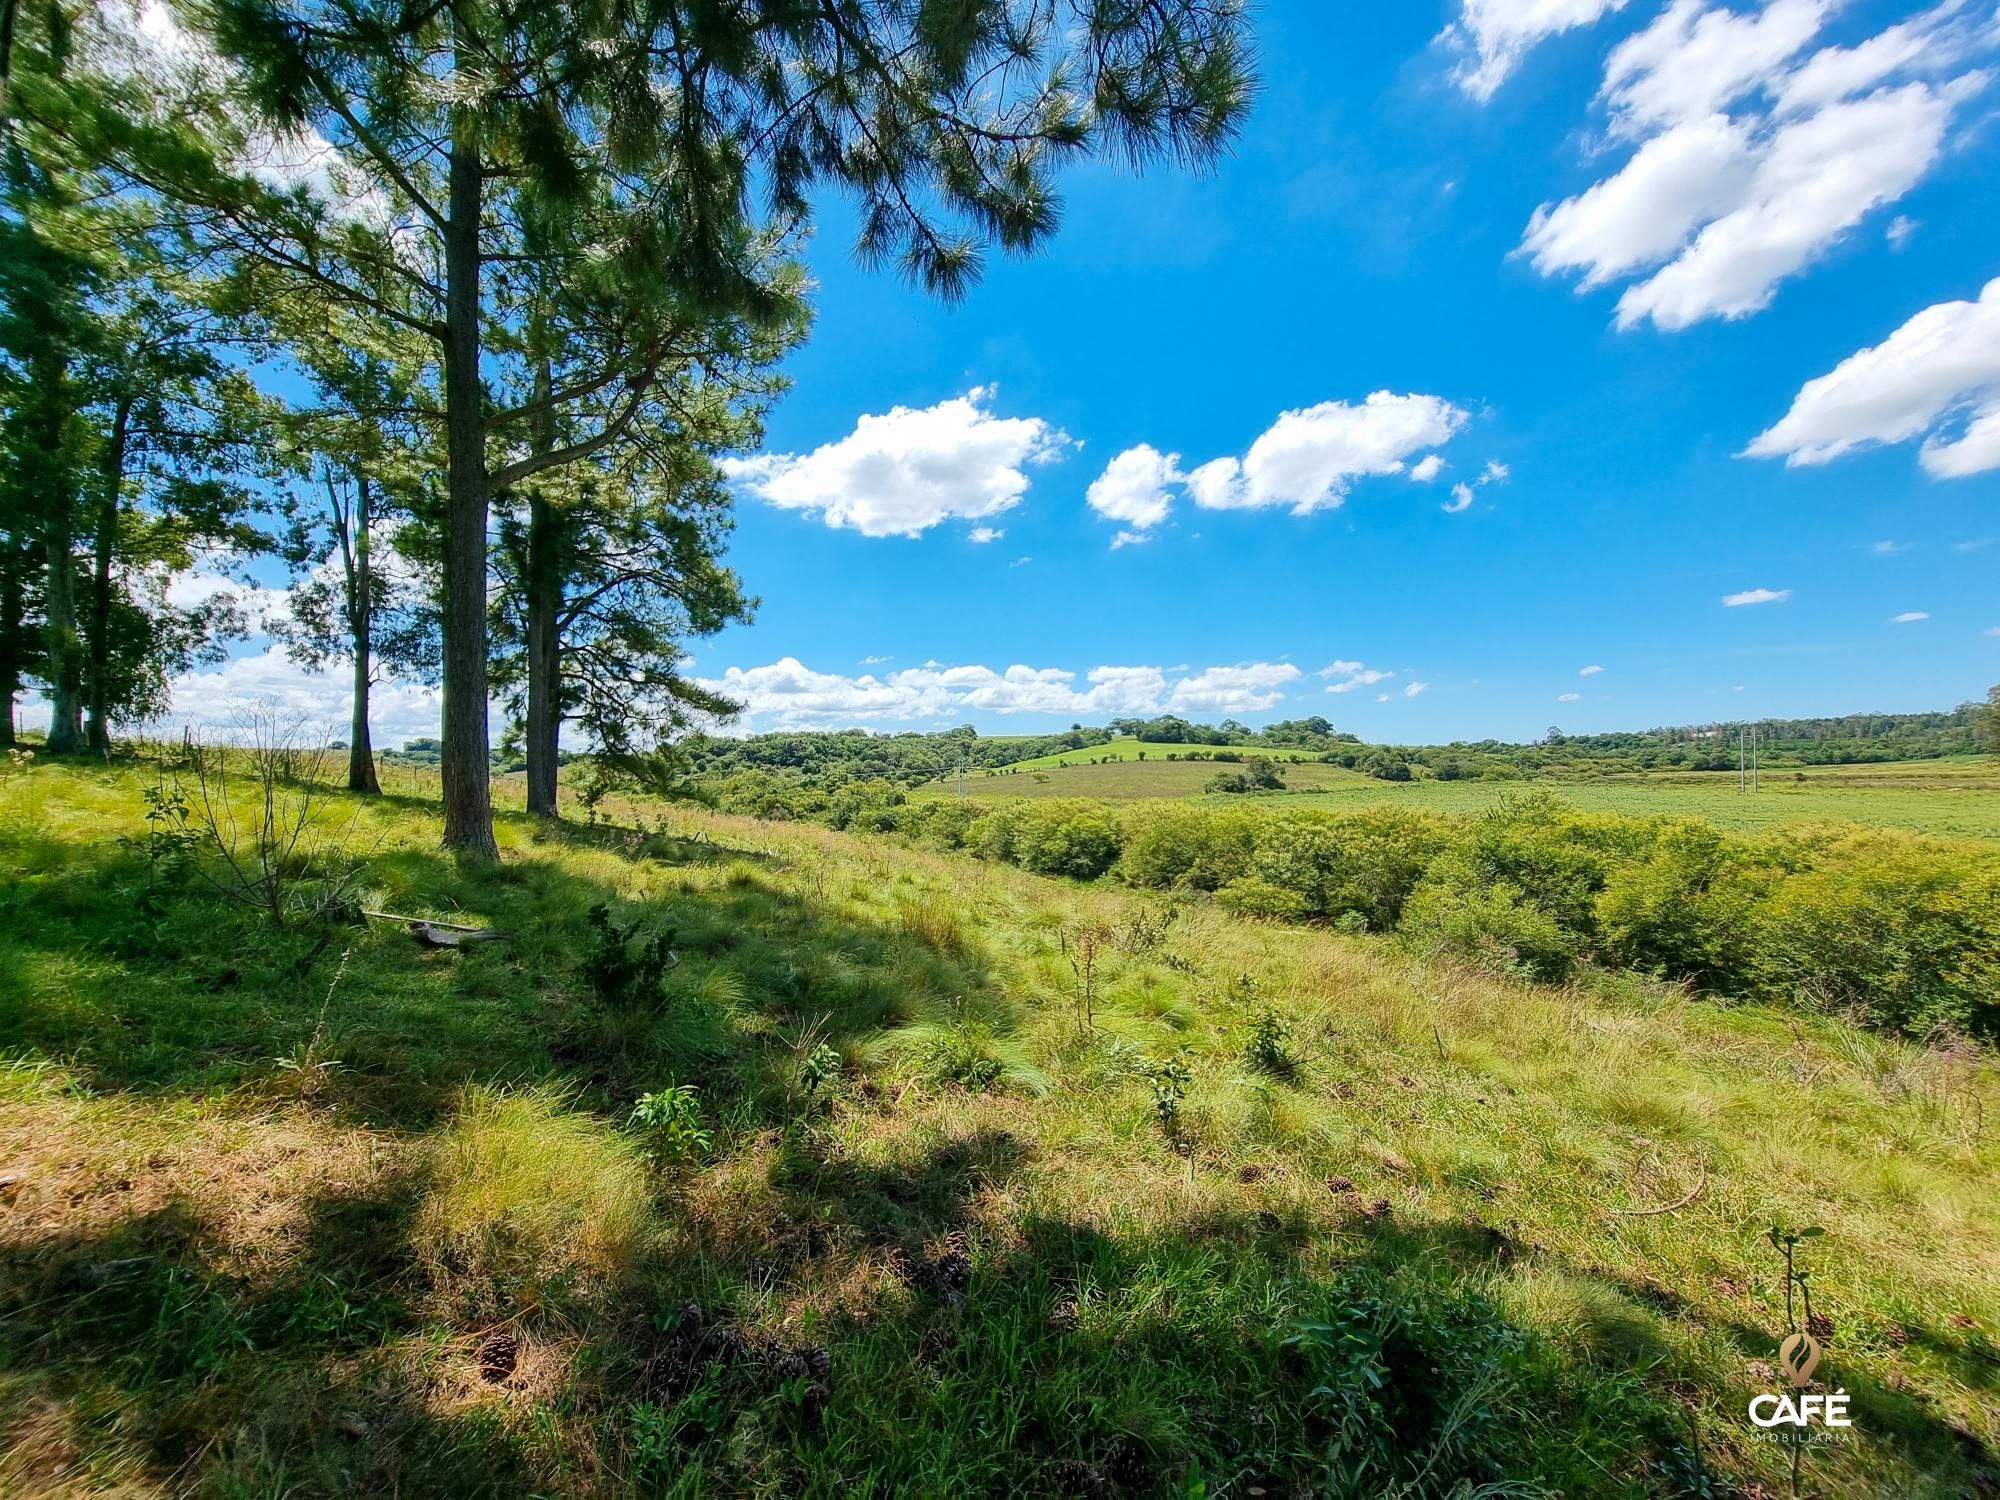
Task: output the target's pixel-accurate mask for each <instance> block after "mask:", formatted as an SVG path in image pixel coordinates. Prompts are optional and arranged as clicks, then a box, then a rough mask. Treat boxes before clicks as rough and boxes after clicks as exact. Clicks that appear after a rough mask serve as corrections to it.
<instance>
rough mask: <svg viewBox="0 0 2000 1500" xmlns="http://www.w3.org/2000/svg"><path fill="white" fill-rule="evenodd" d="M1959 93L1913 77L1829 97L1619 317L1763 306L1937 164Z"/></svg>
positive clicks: (1667, 319)
mask: <svg viewBox="0 0 2000 1500" xmlns="http://www.w3.org/2000/svg"><path fill="white" fill-rule="evenodd" d="M1956 103H1957V99H1956V98H1955V97H1954V96H1953V94H1952V93H1951V92H1943V93H1941V92H1937V91H1934V90H1933V89H1932V88H1931V87H1930V86H1929V85H1928V84H1924V83H1912V84H1908V85H1905V86H1904V87H1902V88H1900V89H1892V90H1884V91H1882V92H1880V93H1876V94H1872V95H1870V96H1869V97H1868V98H1865V99H1857V100H1852V101H1849V102H1845V103H1840V104H1833V105H1829V106H1828V107H1827V108H1826V109H1824V110H1822V111H1820V112H1819V113H1818V114H1816V115H1810V116H1808V117H1806V118H1804V119H1801V120H1797V121H1794V122H1792V123H1788V124H1786V125H1785V126H1783V127H1782V128H1781V129H1780V130H1779V131H1778V132H1777V134H1776V135H1775V136H1774V137H1773V138H1772V139H1771V141H1770V143H1769V144H1768V145H1767V146H1765V147H1764V148H1763V152H1762V156H1761V159H1760V160H1759V161H1758V163H1757V168H1756V172H1755V174H1754V176H1753V177H1752V179H1751V181H1750V184H1749V186H1748V187H1747V188H1746V189H1745V190H1744V193H1743V201H1742V203H1741V204H1740V206H1738V207H1736V208H1734V209H1733V210H1732V211H1731V212H1729V213H1727V214H1724V215H1723V216H1721V217H1720V218H1717V219H1715V220H1713V221H1712V222H1710V223H1709V224H1708V225H1707V227H1705V228H1704V229H1703V230H1702V231H1701V233H1700V234H1699V235H1697V236H1696V238H1695V240H1694V243H1693V244H1691V245H1690V246H1688V248H1687V249H1686V250H1684V251H1683V252H1682V253H1681V254H1680V255H1679V256H1678V257H1677V258H1676V259H1674V260H1673V261H1671V262H1670V263H1669V264H1668V265H1667V266H1666V267H1664V268H1663V269H1662V270H1661V271H1660V272H1659V273H1658V274H1656V275H1655V276H1654V277H1653V278H1652V280H1650V281H1646V282H1642V283H1640V284H1639V285H1638V286H1635V287H1632V288H1630V289H1629V290H1628V291H1626V293H1625V294H1624V295H1623V296H1622V297H1620V298H1619V299H1618V324H1619V326H1620V327H1621V328H1629V327H1631V326H1632V325H1633V324H1634V323H1637V322H1639V321H1641V320H1642V319H1645V318H1651V319H1652V320H1653V322H1654V324H1655V325H1657V326H1658V327H1660V328H1662V329H1666V330H1669V331H1671V330H1674V329H1679V328H1685V327H1687V326H1688V325H1689V324H1691V323H1697V322H1700V321H1701V320H1702V319H1703V318H1710V317H1717V316H1720V317H1725V318H1740V317H1744V316H1746V315H1748V314H1750V313H1754V312H1759V311H1761V310H1762V309H1763V308H1764V307H1766V306H1767V305H1768V304H1769V303H1770V300H1771V298H1772V296H1773V295H1775V293H1776V291H1777V287H1778V283H1779V282H1780V281H1782V280H1784V278H1785V277H1787V276H1790V275H1792V274H1794V273H1795V272H1797V271H1799V270H1801V269H1802V268H1804V267H1805V266H1806V265H1807V264H1808V263H1809V262H1810V261H1812V260H1813V259H1814V258H1815V257H1816V256H1818V255H1819V254H1820V252H1821V251H1823V250H1825V249H1826V248H1827V247H1828V246H1829V245H1831V244H1832V243H1833V242H1834V241H1835V240H1837V239H1839V238H1840V236H1841V235H1842V234H1844V233H1845V232H1846V231H1847V230H1848V229H1850V228H1852V227H1853V226H1854V225H1855V224H1857V223H1859V222H1860V221H1861V219H1862V218H1863V217H1864V216H1865V215H1866V214H1867V213H1868V212H1869V211H1870V210H1871V209H1874V208H1876V207H1877V206H1879V205H1881V204H1884V203H1893V202H1895V201H1896V199H1898V198H1900V197H1902V195H1903V194H1904V193H1906V192H1908V191H1909V190H1910V189H1911V188H1913V187H1915V186H1916V184H1917V183H1918V182H1919V181H1920V180H1921V179H1922V177H1923V175H1924V174H1925V173H1926V172H1927V171H1929V170H1930V167H1931V164H1932V163H1933V162H1934V161H1936V160H1937V156H1938V153H1939V151H1940V149H1941V148H1942V147H1943V144H1944V132H1945V126H1946V124H1947V122H1948V121H1949V119H1950V117H1951V113H1952V110H1953V108H1954V107H1955V105H1956Z"/></svg>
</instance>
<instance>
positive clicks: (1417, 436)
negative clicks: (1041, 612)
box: [1087, 391, 1467, 550]
mask: <svg viewBox="0 0 2000 1500" xmlns="http://www.w3.org/2000/svg"><path fill="white" fill-rule="evenodd" d="M1466 420H1467V417H1466V413H1465V412H1463V411H1462V410H1460V409H1459V408H1458V407H1456V406H1453V405H1452V404H1451V403H1450V402H1449V401H1446V400H1444V399H1443V398H1442V397H1440V396H1422V395H1397V394H1396V393H1394V392H1392V391H1376V392H1375V393H1374V394H1372V395H1370V396H1369V397H1367V398H1366V399H1365V400H1363V401H1361V402H1360V403H1359V404H1356V403H1352V402H1347V401H1322V402H1321V403H1320V404H1319V405H1317V406H1308V407H1302V408H1300V409H1298V410H1296V411H1287V412H1280V413H1279V414H1278V418H1277V420H1276V421H1274V422H1273V423H1272V424H1271V425H1270V426H1269V427H1268V428H1267V429H1265V431H1264V432H1263V433H1261V434H1260V435H1259V436H1258V438H1257V440H1256V441H1255V442H1253V443H1252V444H1251V445H1250V451H1249V452H1248V453H1246V454H1245V455H1244V456H1243V457H1242V458H1240V459H1239V458H1235V457H1226V458H1215V459H1210V460H1209V461H1208V462H1207V463H1205V464H1202V465H1200V466H1199V467H1197V468H1196V469H1194V470H1193V471H1191V472H1186V473H1184V472H1182V470H1181V467H1180V455H1179V454H1177V453H1162V452H1160V451H1159V450H1158V449H1156V448H1154V447H1153V446H1152V445H1150V444H1148V443H1140V444H1138V445H1137V446H1135V447H1131V448H1127V449H1126V450H1125V451H1124V452H1123V453H1120V454H1119V455H1118V456H1117V457H1116V458H1114V459H1112V460H1111V462H1110V463H1108V464H1107V465H1105V468H1104V472H1103V473H1102V474H1100V475H1099V476H1098V477H1097V478H1096V479H1095V480H1094V481H1092V483H1091V486H1090V490H1089V493H1088V496H1087V499H1088V501H1089V503H1090V508H1091V509H1092V510H1094V511H1096V512H1097V513H1098V514H1099V515H1101V516H1106V517H1109V518H1110V519H1112V520H1114V521H1121V522H1124V523H1125V524H1124V527H1123V529H1121V530H1120V531H1119V532H1118V534H1117V535H1116V536H1115V537H1113V538H1112V541H1111V546H1112V548H1113V550H1116V549H1117V548H1119V547H1128V546H1131V545H1133V544H1134V543H1136V542H1141V541H1144V540H1145V539H1146V536H1147V534H1148V533H1149V532H1150V531H1152V529H1153V528H1154V527H1157V526H1159V525H1160V524H1161V523H1162V522H1164V521H1165V520H1166V519H1167V517H1168V515H1169V514H1170V513H1171V511H1172V509H1173V505H1174V491H1175V489H1176V488H1179V489H1181V490H1183V491H1185V493H1186V495H1187V497H1188V498H1189V499H1190V500H1192V501H1193V502H1194V503H1195V504H1196V505H1197V506H1199V507H1201V508H1202V509H1204V510H1261V509H1264V508H1266V507H1269V506H1274V505H1286V506H1290V507H1291V510H1292V514H1294V515H1299V516H1303V515H1308V514H1310V513H1311V512H1313V511H1315V510H1319V509H1322V508H1331V507H1334V506H1338V505H1339V504H1340V503H1341V502H1342V501H1343V500H1344V499H1345V498H1346V495H1347V491H1348V489H1349V487H1350V486H1351V485H1352V484H1353V482H1354V481H1355V480H1356V479H1359V478H1362V477H1364V476H1366V475H1371V474H1408V475H1410V476H1411V477H1412V478H1413V479H1417V480H1419V481H1428V480H1430V479H1434V478H1436V477H1437V475H1438V473H1439V472H1440V471H1441V470H1442V469H1443V468H1444V458H1443V456H1442V455H1441V454H1438V453H1435V452H1426V450H1427V449H1434V448H1436V447H1437V446H1439V445H1440V444H1442V443H1444V442H1446V441H1448V440H1449V439H1450V438H1451V436H1452V435H1453V434H1454V433H1456V432H1457V431H1458V430H1459V429H1460V428H1461V427H1463V426H1464V425H1465V423H1466ZM1417 453H1422V454H1424V456H1423V457H1422V458H1420V459H1417V460H1416V461H1415V462H1414V463H1413V462H1411V455H1413V454H1417Z"/></svg>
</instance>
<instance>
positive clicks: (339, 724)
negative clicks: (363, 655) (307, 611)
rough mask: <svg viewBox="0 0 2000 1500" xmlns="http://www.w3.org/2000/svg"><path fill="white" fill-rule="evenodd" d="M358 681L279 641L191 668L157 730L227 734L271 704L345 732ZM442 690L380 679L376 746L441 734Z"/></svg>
mask: <svg viewBox="0 0 2000 1500" xmlns="http://www.w3.org/2000/svg"><path fill="white" fill-rule="evenodd" d="M353 686H354V678H353V674H352V672H351V670H350V669H349V668H348V667H347V666H345V665H335V666H332V667H330V668H328V669H326V670H324V671H311V670H308V669H307V668H305V667H301V666H300V665H298V664H297V663H296V662H294V661H292V660H291V659H290V658H289V657H287V656H286V655H285V648H284V647H282V646H278V645H272V646H270V647H267V648H266V649H265V650H263V651H262V652H258V653H253V654H251V655H247V656H239V657H235V658H233V659H232V660H230V661H227V662H224V663H222V664H221V665H220V666H216V667H212V668H209V669H206V670H204V671H199V672H187V673H183V674H182V675H181V676H179V677H176V678H174V679H173V681H172V683H171V684H170V687H171V689H172V693H173V700H172V707H171V708H169V709H168V711H167V712H166V713H165V714H163V715H162V716H161V717H160V718H159V719H158V720H157V721H155V724H154V725H153V726H152V727H153V728H154V729H156V730H159V731H164V732H167V733H177V732H178V731H179V730H181V729H182V728H183V727H185V728H188V729H193V730H195V731H196V732H198V733H203V734H207V735H209V736H211V737H214V738H220V739H227V738H228V737H229V736H230V735H231V734H232V733H234V732H235V731H236V730H237V729H238V728H239V727H240V725H241V723H242V720H243V717H244V715H245V714H246V713H247V712H249V711H251V710H272V711H275V712H277V713H278V714H280V715H282V716H284V717H285V718H288V719H297V720H300V721H302V722H303V723H305V724H307V725H309V726H311V727H313V728H314V729H317V730H321V731H323V732H324V734H325V735H326V737H327V738H328V739H341V738H344V737H345V736H346V734H347V730H348V722H349V713H350V711H351V709H350V705H351V703H352V698H351V697H350V694H351V693H352V690H353ZM439 701H440V699H439V694H438V690H437V689H436V688H428V687H424V686H422V685H421V684H418V683H411V682H396V681H388V682H379V683H377V684H376V685H375V688H374V690H373V691H372V692H371V693H370V694H369V710H370V711H369V723H370V726H371V727H372V729H373V731H374V738H375V744H376V746H377V748H381V749H394V748H396V747H397V746H400V745H401V744H402V743H403V742H404V741H405V740H414V739H429V738H434V737H435V736H436V735H437V732H438V724H439V718H438V705H439ZM22 722H23V723H24V724H26V725H28V726H29V727H32V728H44V727H46V726H47V724H48V705H47V704H46V703H43V702H41V701H40V700H30V701H28V702H26V703H24V704H23V706H22Z"/></svg>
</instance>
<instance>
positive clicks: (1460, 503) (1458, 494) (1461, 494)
mask: <svg viewBox="0 0 2000 1500" xmlns="http://www.w3.org/2000/svg"><path fill="white" fill-rule="evenodd" d="M1471 504H1472V486H1471V485H1469V484H1455V485H1453V486H1452V487H1451V498H1450V499H1449V500H1447V501H1445V503H1444V505H1443V507H1442V509H1443V510H1444V511H1445V513H1446V514H1448V515H1454V516H1455V515H1457V514H1458V513H1459V512H1460V511H1462V510H1465V509H1467V508H1468V507H1470V506H1471Z"/></svg>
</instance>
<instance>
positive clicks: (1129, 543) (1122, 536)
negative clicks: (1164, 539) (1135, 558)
mask: <svg viewBox="0 0 2000 1500" xmlns="http://www.w3.org/2000/svg"><path fill="white" fill-rule="evenodd" d="M1152 539H1153V538H1152V536H1151V534H1150V533H1148V532H1144V531H1130V530H1126V531H1120V532H1119V533H1118V534H1117V535H1116V536H1114V537H1112V538H1111V550H1112V551H1113V552H1116V551H1117V550H1118V549H1119V548H1120V547H1137V546H1139V545H1141V544H1142V543H1145V542H1150V541H1151V540H1152Z"/></svg>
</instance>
